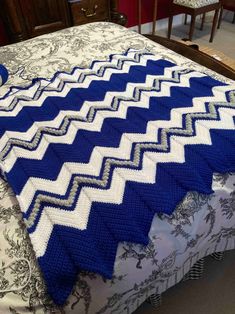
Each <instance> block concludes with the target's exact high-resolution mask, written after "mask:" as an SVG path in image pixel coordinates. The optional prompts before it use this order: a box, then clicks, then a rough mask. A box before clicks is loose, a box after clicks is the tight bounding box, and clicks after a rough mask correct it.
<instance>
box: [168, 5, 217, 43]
mask: <svg viewBox="0 0 235 314" xmlns="http://www.w3.org/2000/svg"><path fill="white" fill-rule="evenodd" d="M220 6H221V4H220V2H217V3H213V4H209V5H206V6H203V7H199V8H192V7H187V6H183V5H179V4H175V3H172V5H171V7H170V17H169V24H168V38H169V39H170V37H171V30H172V22H173V16H174V15H176V14H180V13H184V14H186V15H190V16H191V25H190V31H189V40H190V41H191V40H192V38H193V33H194V28H195V22H196V16H197V15H201V14H202V15H203V18H202V23H201V29H203V24H204V20H205V14H206V13H207V12H211V11H215V14H214V19H213V24H212V29H211V36H210V42H212V41H213V39H214V36H215V30H216V26H217V22H218V15H219V10H220ZM186 19H187V17H186ZM186 21H187V20H185V23H186Z"/></svg>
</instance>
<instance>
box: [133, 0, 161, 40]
mask: <svg viewBox="0 0 235 314" xmlns="http://www.w3.org/2000/svg"><path fill="white" fill-rule="evenodd" d="M157 3H158V0H154V6H153V29H152V34H153V35H154V34H155V31H156V20H157ZM141 17H142V0H138V31H139V33H140V34H141V25H142V21H141V20H142V18H141Z"/></svg>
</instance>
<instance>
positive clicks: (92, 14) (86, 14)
mask: <svg viewBox="0 0 235 314" xmlns="http://www.w3.org/2000/svg"><path fill="white" fill-rule="evenodd" d="M97 8H98V5H97V4H96V5H95V6H94V10H93V13H89V11H88V10H86V9H84V8H81V10H82V12H83V13H84V15H85V17H92V16H95V15H96V10H97Z"/></svg>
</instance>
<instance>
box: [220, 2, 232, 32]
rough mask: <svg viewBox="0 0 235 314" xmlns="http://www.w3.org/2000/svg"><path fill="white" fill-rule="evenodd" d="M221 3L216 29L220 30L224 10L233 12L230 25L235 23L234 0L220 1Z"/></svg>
mask: <svg viewBox="0 0 235 314" xmlns="http://www.w3.org/2000/svg"><path fill="white" fill-rule="evenodd" d="M221 3H222V5H221V10H220V16H219V23H218V28H220V26H221V22H222V17H223V12H224V9H226V10H229V11H233V12H234V15H233V21H232V23H235V0H221Z"/></svg>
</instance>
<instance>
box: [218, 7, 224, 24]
mask: <svg viewBox="0 0 235 314" xmlns="http://www.w3.org/2000/svg"><path fill="white" fill-rule="evenodd" d="M223 12H224V7H223V6H222V7H221V9H220V14H219V23H218V27H217V28H218V29H219V28H220V26H221V22H222V17H223Z"/></svg>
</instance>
